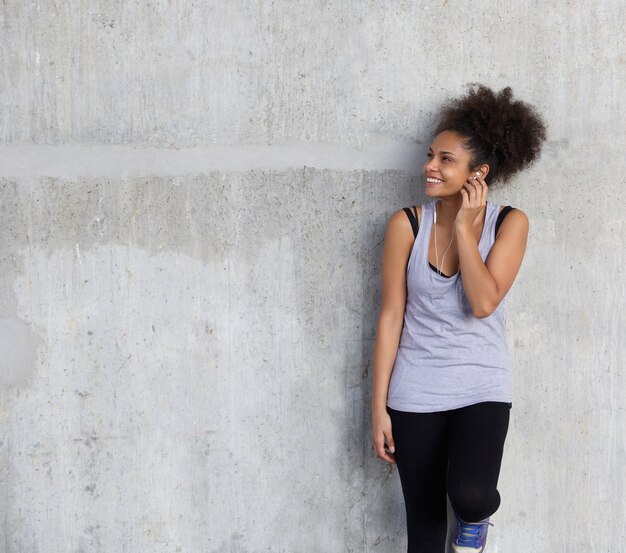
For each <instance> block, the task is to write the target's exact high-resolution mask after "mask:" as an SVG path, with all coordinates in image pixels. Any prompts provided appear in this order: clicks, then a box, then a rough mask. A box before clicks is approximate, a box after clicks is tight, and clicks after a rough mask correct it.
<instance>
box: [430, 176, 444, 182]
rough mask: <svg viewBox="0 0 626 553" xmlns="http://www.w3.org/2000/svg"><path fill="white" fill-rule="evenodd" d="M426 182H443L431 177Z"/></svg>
mask: <svg viewBox="0 0 626 553" xmlns="http://www.w3.org/2000/svg"><path fill="white" fill-rule="evenodd" d="M426 181H427V182H443V181H442V180H439V179H433V178H431V177H428V178H427V179H426Z"/></svg>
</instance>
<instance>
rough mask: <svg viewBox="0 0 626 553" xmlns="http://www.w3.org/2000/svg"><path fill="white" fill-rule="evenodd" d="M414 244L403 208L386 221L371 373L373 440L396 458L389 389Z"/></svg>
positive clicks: (376, 446)
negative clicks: (388, 405) (388, 395)
mask: <svg viewBox="0 0 626 553" xmlns="http://www.w3.org/2000/svg"><path fill="white" fill-rule="evenodd" d="M412 246H413V231H412V229H411V224H410V221H409V219H408V217H407V216H406V213H404V211H402V210H400V211H397V212H396V213H394V214H393V215H392V216H391V218H390V219H389V223H388V224H387V231H386V233H385V242H384V248H383V263H382V301H381V307H380V314H379V317H378V330H377V333H376V343H375V346H374V371H373V376H372V443H373V445H374V449H375V450H376V453H377V455H378V457H380V458H381V459H384V460H386V461H387V462H391V463H393V462H395V460H394V459H393V458H392V457H390V456H389V455H388V454H387V453H385V451H384V444H385V441H386V442H387V444H388V445H389V447H390V449H391V450H392V451H393V438H392V436H391V421H390V419H389V414H388V413H387V392H388V390H389V380H390V379H391V372H392V370H393V364H394V361H395V359H396V354H397V353H398V345H399V343H400V335H401V332H402V326H403V323H404V310H405V308H406V268H407V261H408V258H409V254H410V252H411V248H412Z"/></svg>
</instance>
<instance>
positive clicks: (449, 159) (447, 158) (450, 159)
mask: <svg viewBox="0 0 626 553" xmlns="http://www.w3.org/2000/svg"><path fill="white" fill-rule="evenodd" d="M443 159H446V160H448V161H452V158H449V157H448V156H444V158H443Z"/></svg>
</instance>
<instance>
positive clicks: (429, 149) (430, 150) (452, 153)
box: [428, 148, 456, 156]
mask: <svg viewBox="0 0 626 553" xmlns="http://www.w3.org/2000/svg"><path fill="white" fill-rule="evenodd" d="M428 151H429V152H432V151H433V149H432V148H428ZM441 153H442V154H451V155H453V156H456V154H455V153H454V152H443V151H442V152H441Z"/></svg>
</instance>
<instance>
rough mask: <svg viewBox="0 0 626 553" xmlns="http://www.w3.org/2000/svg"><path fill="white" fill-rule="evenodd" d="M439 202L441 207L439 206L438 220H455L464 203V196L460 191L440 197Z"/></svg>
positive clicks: (446, 221)
mask: <svg viewBox="0 0 626 553" xmlns="http://www.w3.org/2000/svg"><path fill="white" fill-rule="evenodd" d="M437 203H438V204H439V207H437V222H438V223H439V222H442V223H444V222H445V223H448V222H454V220H455V219H456V214H457V213H458V212H459V209H461V206H462V205H463V196H461V194H460V193H459V194H455V195H454V196H446V197H443V198H439V200H438V202H437Z"/></svg>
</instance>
